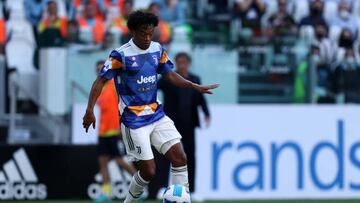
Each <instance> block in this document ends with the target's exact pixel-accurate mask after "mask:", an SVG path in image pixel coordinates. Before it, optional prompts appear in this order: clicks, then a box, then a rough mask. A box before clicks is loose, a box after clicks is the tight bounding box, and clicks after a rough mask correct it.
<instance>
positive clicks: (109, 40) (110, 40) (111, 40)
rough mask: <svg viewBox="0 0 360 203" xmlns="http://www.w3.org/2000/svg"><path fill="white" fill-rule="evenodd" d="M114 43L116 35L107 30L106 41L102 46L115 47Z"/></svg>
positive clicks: (106, 48) (103, 47)
mask: <svg viewBox="0 0 360 203" xmlns="http://www.w3.org/2000/svg"><path fill="white" fill-rule="evenodd" d="M114 43H115V39H114V35H113V34H111V33H110V32H107V33H106V34H105V37H104V41H103V43H102V47H101V48H102V49H103V50H108V49H113V48H114V45H115V44H114Z"/></svg>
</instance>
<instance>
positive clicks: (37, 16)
mask: <svg viewBox="0 0 360 203" xmlns="http://www.w3.org/2000/svg"><path fill="white" fill-rule="evenodd" d="M47 1H48V0H25V1H24V8H25V17H26V19H27V20H28V21H29V22H30V23H31V25H32V26H33V31H34V36H35V40H36V41H38V40H37V39H38V32H37V26H38V24H39V22H40V20H41V18H42V14H43V11H44V9H45V8H46V3H47Z"/></svg>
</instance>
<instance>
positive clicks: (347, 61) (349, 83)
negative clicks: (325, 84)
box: [334, 49, 360, 103]
mask: <svg viewBox="0 0 360 203" xmlns="http://www.w3.org/2000/svg"><path fill="white" fill-rule="evenodd" d="M334 76H335V81H334V90H335V93H336V94H337V98H336V100H337V103H360V58H359V55H358V54H356V52H355V51H354V49H347V50H346V52H345V57H344V59H343V60H342V61H340V63H339V65H338V66H337V67H336V69H335V74H334Z"/></svg>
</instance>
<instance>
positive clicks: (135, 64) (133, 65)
mask: <svg viewBox="0 0 360 203" xmlns="http://www.w3.org/2000/svg"><path fill="white" fill-rule="evenodd" d="M138 66H139V65H138V64H137V63H136V61H135V62H134V63H133V64H132V65H131V67H138Z"/></svg>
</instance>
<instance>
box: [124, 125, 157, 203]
mask: <svg viewBox="0 0 360 203" xmlns="http://www.w3.org/2000/svg"><path fill="white" fill-rule="evenodd" d="M152 129H153V127H152V125H148V126H144V127H142V128H138V129H130V128H127V127H125V126H124V125H123V124H122V125H121V131H122V135H123V139H124V144H125V148H126V152H127V154H128V155H130V156H132V157H134V158H135V159H136V160H138V162H137V163H138V167H139V171H137V172H136V173H135V174H134V176H133V178H132V179H131V182H130V186H129V192H128V194H127V195H126V198H125V200H124V203H131V202H134V200H136V199H139V198H140V196H141V195H142V193H143V192H144V189H145V188H146V187H147V185H148V184H149V182H150V180H151V178H152V177H153V176H154V175H155V161H154V155H153V153H152V150H151V143H150V133H151V131H152Z"/></svg>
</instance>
